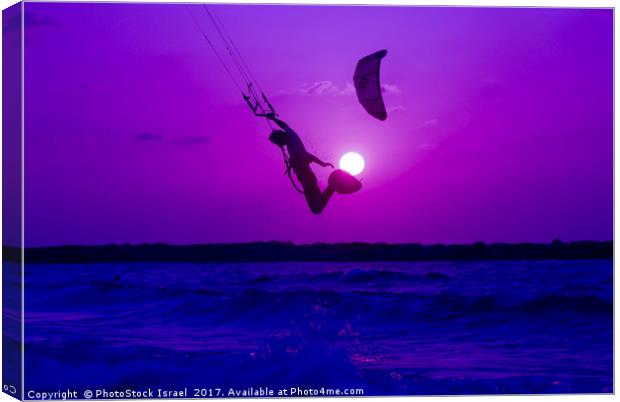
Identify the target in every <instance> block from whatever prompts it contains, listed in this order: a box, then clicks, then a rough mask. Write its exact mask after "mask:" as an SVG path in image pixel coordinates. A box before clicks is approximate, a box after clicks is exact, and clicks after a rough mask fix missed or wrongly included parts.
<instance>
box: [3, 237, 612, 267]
mask: <svg viewBox="0 0 620 402" xmlns="http://www.w3.org/2000/svg"><path fill="white" fill-rule="evenodd" d="M24 255H25V259H26V262H27V263H90V262H148V261H153V262H271V261H273V262H275V261H441V260H444V261H447V260H450V261H454V260H462V261H467V260H574V259H601V258H607V259H609V258H613V242H611V241H606V242H597V241H577V242H571V243H564V242H561V241H559V240H555V241H553V242H552V243H548V244H537V243H518V244H509V243H493V244H485V243H483V242H477V243H473V244H453V245H443V244H434V245H422V244H388V243H357V242H356V243H329V244H328V243H314V244H299V245H296V244H294V243H292V242H275V241H274V242H255V243H238V244H196V245H183V246H181V245H169V244H161V243H156V244H139V245H130V244H111V245H102V246H58V247H40V248H27V249H26V250H25V251H24ZM20 258H21V251H20V249H18V248H12V247H3V259H4V260H9V261H20Z"/></svg>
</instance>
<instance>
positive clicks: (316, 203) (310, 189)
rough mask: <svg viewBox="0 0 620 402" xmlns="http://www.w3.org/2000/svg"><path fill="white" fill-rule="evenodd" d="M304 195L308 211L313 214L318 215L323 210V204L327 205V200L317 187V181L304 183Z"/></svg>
mask: <svg viewBox="0 0 620 402" xmlns="http://www.w3.org/2000/svg"><path fill="white" fill-rule="evenodd" d="M303 187H304V196H305V197H306V202H307V203H308V206H309V207H310V211H312V213H313V214H315V215H318V214H320V213H321V212H323V209H325V205H327V201H326V199H325V197H323V194H322V193H321V189H320V188H319V186H318V184H317V183H312V184H310V183H309V185H304V186H303Z"/></svg>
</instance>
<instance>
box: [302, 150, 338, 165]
mask: <svg viewBox="0 0 620 402" xmlns="http://www.w3.org/2000/svg"><path fill="white" fill-rule="evenodd" d="M308 156H309V157H310V160H311V161H312V162H314V163H316V164H317V165H319V166H323V167H327V166H329V167H330V168H332V169H333V168H334V165H332V164H331V163H327V162H323V161H322V160H320V159H319V158H317V157H316V156H314V155H312V154H311V153H310V152H308Z"/></svg>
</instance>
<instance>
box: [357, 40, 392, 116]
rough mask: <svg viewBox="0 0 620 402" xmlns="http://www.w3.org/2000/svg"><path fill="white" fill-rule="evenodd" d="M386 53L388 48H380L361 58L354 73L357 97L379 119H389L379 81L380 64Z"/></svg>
mask: <svg viewBox="0 0 620 402" xmlns="http://www.w3.org/2000/svg"><path fill="white" fill-rule="evenodd" d="M386 54H387V50H380V51H378V52H376V53H373V54H370V55H368V56H366V57H364V58H362V59H360V61H358V62H357V67H355V74H354V75H353V83H354V84H355V92H356V93H357V99H358V100H359V101H360V103H361V104H362V106H364V109H366V111H367V112H368V113H369V114H370V115H371V116H373V117H376V118H377V119H379V120H385V119H387V112H386V111H385V104H384V103H383V97H382V96H381V83H380V81H379V66H380V65H381V59H382V58H384V57H385V55H386Z"/></svg>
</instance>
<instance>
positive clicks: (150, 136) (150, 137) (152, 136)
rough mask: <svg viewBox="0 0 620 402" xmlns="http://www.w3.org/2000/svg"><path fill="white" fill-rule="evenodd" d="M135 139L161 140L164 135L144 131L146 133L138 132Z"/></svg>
mask: <svg viewBox="0 0 620 402" xmlns="http://www.w3.org/2000/svg"><path fill="white" fill-rule="evenodd" d="M134 139H135V140H136V141H161V140H162V139H163V137H162V136H161V135H159V134H153V133H147V132H144V133H139V134H136V135H135V137H134Z"/></svg>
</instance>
